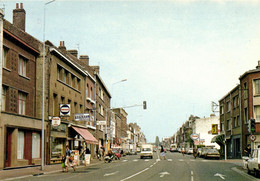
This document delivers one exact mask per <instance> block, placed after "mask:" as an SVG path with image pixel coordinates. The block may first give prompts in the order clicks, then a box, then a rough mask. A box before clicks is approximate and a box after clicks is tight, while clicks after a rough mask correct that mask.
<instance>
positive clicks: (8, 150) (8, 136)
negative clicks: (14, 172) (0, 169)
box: [5, 128, 14, 167]
mask: <svg viewBox="0 0 260 181" xmlns="http://www.w3.org/2000/svg"><path fill="white" fill-rule="evenodd" d="M13 131H14V129H12V128H7V129H6V153H5V167H10V166H11V155H12V152H11V151H12V150H11V148H12V134H13Z"/></svg>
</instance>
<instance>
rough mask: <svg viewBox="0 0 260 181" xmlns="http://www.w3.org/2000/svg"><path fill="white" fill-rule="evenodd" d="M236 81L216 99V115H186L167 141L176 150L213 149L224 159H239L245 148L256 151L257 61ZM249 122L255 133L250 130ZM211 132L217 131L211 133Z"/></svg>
mask: <svg viewBox="0 0 260 181" xmlns="http://www.w3.org/2000/svg"><path fill="white" fill-rule="evenodd" d="M238 79H239V84H237V85H236V86H235V87H234V88H233V89H232V90H230V91H229V92H228V93H227V94H226V95H224V96H223V97H222V98H221V99H220V100H219V104H218V107H219V116H215V115H211V116H210V117H209V118H199V117H196V116H190V118H189V120H187V121H186V122H185V123H184V124H183V125H182V127H180V128H179V129H178V130H177V132H176V133H175V134H174V135H173V137H171V139H170V142H171V143H175V144H177V145H178V146H179V147H193V145H204V146H214V147H216V148H219V149H221V151H222V153H223V154H225V156H226V158H242V156H243V155H245V152H244V150H245V148H246V147H247V146H248V145H251V148H257V147H258V146H259V145H260V124H259V122H260V61H258V65H257V66H256V68H255V69H252V70H249V71H246V72H245V73H243V74H242V75H241V76H240V77H239V78H238ZM252 119H254V120H255V132H252V131H251V130H250V126H251V125H250V120H252ZM214 125H215V126H216V127H214ZM213 129H216V130H217V131H215V132H214V133H213ZM191 134H197V135H198V136H196V138H197V139H195V140H192V139H191V138H190V135H191ZM216 140H218V141H216ZM216 142H218V144H216ZM224 150H226V151H224Z"/></svg>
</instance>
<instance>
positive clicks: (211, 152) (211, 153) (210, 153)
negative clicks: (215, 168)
mask: <svg viewBox="0 0 260 181" xmlns="http://www.w3.org/2000/svg"><path fill="white" fill-rule="evenodd" d="M204 158H216V159H219V158H220V154H219V152H218V150H217V149H216V148H209V149H206V151H205V154H204Z"/></svg>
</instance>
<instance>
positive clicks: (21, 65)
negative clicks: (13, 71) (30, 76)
mask: <svg viewBox="0 0 260 181" xmlns="http://www.w3.org/2000/svg"><path fill="white" fill-rule="evenodd" d="M26 64H27V59H26V58H24V57H22V56H19V72H18V73H19V74H20V75H22V76H25V77H26Z"/></svg>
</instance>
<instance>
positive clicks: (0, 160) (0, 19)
mask: <svg viewBox="0 0 260 181" xmlns="http://www.w3.org/2000/svg"><path fill="white" fill-rule="evenodd" d="M3 24H4V11H3V9H0V85H1V87H0V95H2V74H3V64H2V62H3V37H4V35H3V34H4V33H3ZM1 111H2V96H0V117H1ZM4 138H5V135H4V129H3V121H0V143H1V144H2V145H3V144H4ZM0 152H1V153H2V155H1V157H0V169H2V168H4V155H5V154H4V146H1V148H0Z"/></svg>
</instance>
